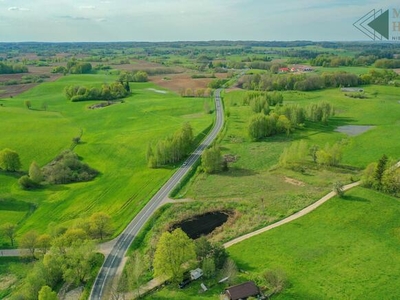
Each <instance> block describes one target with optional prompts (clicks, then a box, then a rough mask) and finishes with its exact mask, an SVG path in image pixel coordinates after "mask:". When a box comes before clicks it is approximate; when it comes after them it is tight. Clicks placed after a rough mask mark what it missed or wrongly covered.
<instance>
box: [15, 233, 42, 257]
mask: <svg viewBox="0 0 400 300" xmlns="http://www.w3.org/2000/svg"><path fill="white" fill-rule="evenodd" d="M37 239H38V234H37V232H36V231H34V230H31V231H28V232H27V233H25V234H24V235H23V236H22V237H21V240H20V242H19V245H20V247H21V248H22V249H28V252H29V254H30V255H31V256H35V250H36V245H37Z"/></svg>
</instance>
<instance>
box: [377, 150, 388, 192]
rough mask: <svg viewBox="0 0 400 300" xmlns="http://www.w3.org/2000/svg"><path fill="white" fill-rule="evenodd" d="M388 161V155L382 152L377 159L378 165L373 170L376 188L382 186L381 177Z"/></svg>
mask: <svg viewBox="0 0 400 300" xmlns="http://www.w3.org/2000/svg"><path fill="white" fill-rule="evenodd" d="M387 162H388V157H387V156H386V155H385V154H384V155H383V156H382V157H381V158H380V159H379V161H378V165H377V166H376V170H375V176H374V177H375V180H376V183H377V187H376V188H377V189H378V190H379V189H381V187H382V178H383V173H384V172H385V170H386V164H387Z"/></svg>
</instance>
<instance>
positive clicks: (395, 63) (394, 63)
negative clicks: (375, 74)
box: [375, 58, 400, 69]
mask: <svg viewBox="0 0 400 300" xmlns="http://www.w3.org/2000/svg"><path fill="white" fill-rule="evenodd" d="M375 67H377V68H380V69H398V68H400V59H387V58H382V59H378V60H377V61H375Z"/></svg>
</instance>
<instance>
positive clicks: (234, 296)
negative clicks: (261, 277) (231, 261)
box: [225, 281, 260, 300]
mask: <svg viewBox="0 0 400 300" xmlns="http://www.w3.org/2000/svg"><path fill="white" fill-rule="evenodd" d="M257 296H260V290H259V288H258V287H257V286H256V285H255V283H254V282H253V281H248V282H245V283H242V284H238V285H235V286H231V287H229V288H227V289H225V298H226V299H228V300H244V299H247V298H249V297H257Z"/></svg>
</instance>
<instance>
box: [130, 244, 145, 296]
mask: <svg viewBox="0 0 400 300" xmlns="http://www.w3.org/2000/svg"><path fill="white" fill-rule="evenodd" d="M144 270H145V266H144V257H143V256H142V255H141V254H140V253H139V252H138V251H135V252H134V253H133V254H132V256H131V258H130V259H129V262H128V264H127V268H126V273H127V280H128V288H129V290H136V291H137V292H138V293H139V287H140V285H141V283H142V282H143V274H144ZM136 297H137V298H139V294H138V295H136Z"/></svg>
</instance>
